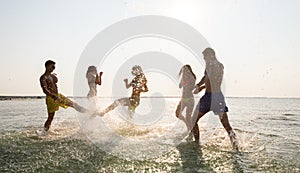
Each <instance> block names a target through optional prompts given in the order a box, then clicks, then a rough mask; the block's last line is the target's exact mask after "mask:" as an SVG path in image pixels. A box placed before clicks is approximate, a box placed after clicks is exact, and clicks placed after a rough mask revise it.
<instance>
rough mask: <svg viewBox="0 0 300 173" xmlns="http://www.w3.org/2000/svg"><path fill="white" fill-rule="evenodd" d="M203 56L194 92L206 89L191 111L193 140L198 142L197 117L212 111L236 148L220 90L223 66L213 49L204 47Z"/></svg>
mask: <svg viewBox="0 0 300 173" xmlns="http://www.w3.org/2000/svg"><path fill="white" fill-rule="evenodd" d="M202 54H203V57H204V60H205V62H206V67H205V73H204V76H203V78H202V79H201V81H200V82H199V83H198V84H197V87H196V90H195V91H194V93H195V94H196V93H198V92H200V91H201V89H203V88H204V87H205V89H206V91H205V94H204V96H202V97H201V99H200V101H199V103H198V105H197V107H196V109H195V110H194V113H193V118H194V120H195V122H194V127H193V129H192V132H193V134H194V138H195V141H196V142H197V143H199V138H200V134H199V127H198V124H197V123H198V121H199V119H200V118H201V117H202V116H203V115H205V114H206V113H207V112H209V111H213V112H214V114H215V115H219V118H220V120H221V123H222V125H223V127H224V128H225V130H226V131H227V133H228V135H229V137H230V141H231V144H232V147H233V148H234V149H235V150H237V149H238V146H237V140H236V135H235V133H234V131H233V129H232V127H231V126H230V124H229V121H228V116H227V113H226V112H228V108H227V106H226V104H225V99H224V96H223V94H222V92H221V83H222V79H223V73H224V66H223V64H222V63H220V62H219V61H218V60H217V58H216V55H215V51H214V50H213V49H212V48H206V49H205V50H204V51H203V52H202Z"/></svg>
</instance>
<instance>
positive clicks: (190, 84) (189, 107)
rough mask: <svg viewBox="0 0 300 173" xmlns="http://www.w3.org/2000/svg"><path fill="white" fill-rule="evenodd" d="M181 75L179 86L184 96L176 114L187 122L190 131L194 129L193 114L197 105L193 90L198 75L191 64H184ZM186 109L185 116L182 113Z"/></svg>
mask: <svg viewBox="0 0 300 173" xmlns="http://www.w3.org/2000/svg"><path fill="white" fill-rule="evenodd" d="M179 75H181V81H180V83H179V88H182V96H181V100H180V101H179V103H178V106H177V109H176V113H175V114H176V117H177V118H178V119H180V120H182V121H183V122H184V123H185V124H186V127H187V129H188V131H190V130H191V129H192V127H191V115H192V113H193V109H194V105H195V100H194V95H193V90H194V89H195V82H196V75H195V74H194V72H193V71H192V68H191V66H190V65H184V66H183V67H182V68H181V69H180V72H179ZM184 109H186V113H185V117H184V116H183V115H182V112H183V111H184Z"/></svg>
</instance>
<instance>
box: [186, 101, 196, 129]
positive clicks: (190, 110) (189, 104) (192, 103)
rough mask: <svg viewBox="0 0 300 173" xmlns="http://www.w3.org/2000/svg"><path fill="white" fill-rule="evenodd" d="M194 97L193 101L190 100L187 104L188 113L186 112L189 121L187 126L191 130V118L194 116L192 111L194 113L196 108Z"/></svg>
mask: <svg viewBox="0 0 300 173" xmlns="http://www.w3.org/2000/svg"><path fill="white" fill-rule="evenodd" d="M194 104H195V103H194V99H193V100H192V101H190V102H189V103H188V104H187V105H186V114H185V119H186V122H187V127H188V129H189V130H191V128H192V125H191V123H192V122H191V118H192V113H193V109H194Z"/></svg>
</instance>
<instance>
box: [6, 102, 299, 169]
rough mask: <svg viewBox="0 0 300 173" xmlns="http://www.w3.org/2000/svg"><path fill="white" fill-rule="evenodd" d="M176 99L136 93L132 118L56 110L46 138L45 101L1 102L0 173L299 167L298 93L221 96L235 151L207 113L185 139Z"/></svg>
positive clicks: (120, 111) (116, 113)
mask: <svg viewBox="0 0 300 173" xmlns="http://www.w3.org/2000/svg"><path fill="white" fill-rule="evenodd" d="M78 101H79V102H80V103H81V104H85V105H86V106H88V105H87V103H86V101H85V100H78ZM178 101H179V98H167V99H162V98H152V99H150V98H143V99H142V100H141V103H140V106H139V107H138V108H137V110H136V114H135V115H134V116H133V117H132V118H130V117H129V116H128V115H127V114H126V111H124V109H122V108H118V109H116V110H114V111H112V112H110V113H108V114H107V115H106V116H105V117H103V118H102V117H92V116H89V115H84V114H78V113H76V112H75V111H74V110H73V109H72V108H68V109H63V108H61V109H60V110H59V111H58V112H57V113H56V116H55V118H54V120H53V122H52V126H51V130H50V132H49V133H48V135H46V136H41V135H37V133H36V131H37V130H39V129H41V128H42V126H43V123H44V122H45V120H46V117H47V116H46V106H45V103H44V102H45V101H44V99H19V100H17V99H15V100H6V101H0V118H1V121H0V127H1V128H0V134H1V136H0V172H300V99H287V98H286V99H279V98H227V99H226V102H227V105H228V107H229V112H228V115H229V120H230V123H231V125H232V127H233V128H234V129H235V131H236V133H237V137H238V142H239V149H240V151H239V152H234V151H232V149H231V145H230V142H229V139H228V136H227V134H226V132H225V130H224V129H223V127H222V125H221V124H220V122H219V120H218V117H217V116H215V115H214V114H212V113H209V114H207V115H206V116H204V117H203V118H202V119H201V120H200V121H199V126H200V140H201V145H200V146H198V145H196V144H195V143H193V142H187V141H186V140H185V139H184V138H185V136H186V135H187V130H186V128H185V125H184V123H183V122H181V121H179V120H178V119H176V117H175V114H174V112H175V109H176V105H177V103H178ZM111 102H112V100H111V99H99V103H97V104H98V106H97V107H100V108H101V109H103V108H104V107H106V106H107V105H109V104H110V103H111ZM197 102H198V99H196V103H197ZM90 108H91V109H92V106H90ZM132 122H133V123H132Z"/></svg>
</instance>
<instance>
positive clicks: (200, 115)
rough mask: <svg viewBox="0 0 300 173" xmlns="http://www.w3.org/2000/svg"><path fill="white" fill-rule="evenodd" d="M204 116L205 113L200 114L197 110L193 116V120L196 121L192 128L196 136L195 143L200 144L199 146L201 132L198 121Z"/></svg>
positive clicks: (193, 122)
mask: <svg viewBox="0 0 300 173" xmlns="http://www.w3.org/2000/svg"><path fill="white" fill-rule="evenodd" d="M203 115H205V113H203V112H198V111H197V110H195V111H194V114H193V119H195V120H192V127H193V128H192V133H193V135H194V138H195V142H196V143H198V144H199V140H200V132H199V126H198V121H199V119H200V118H201V117H203ZM194 117H195V118H194Z"/></svg>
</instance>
